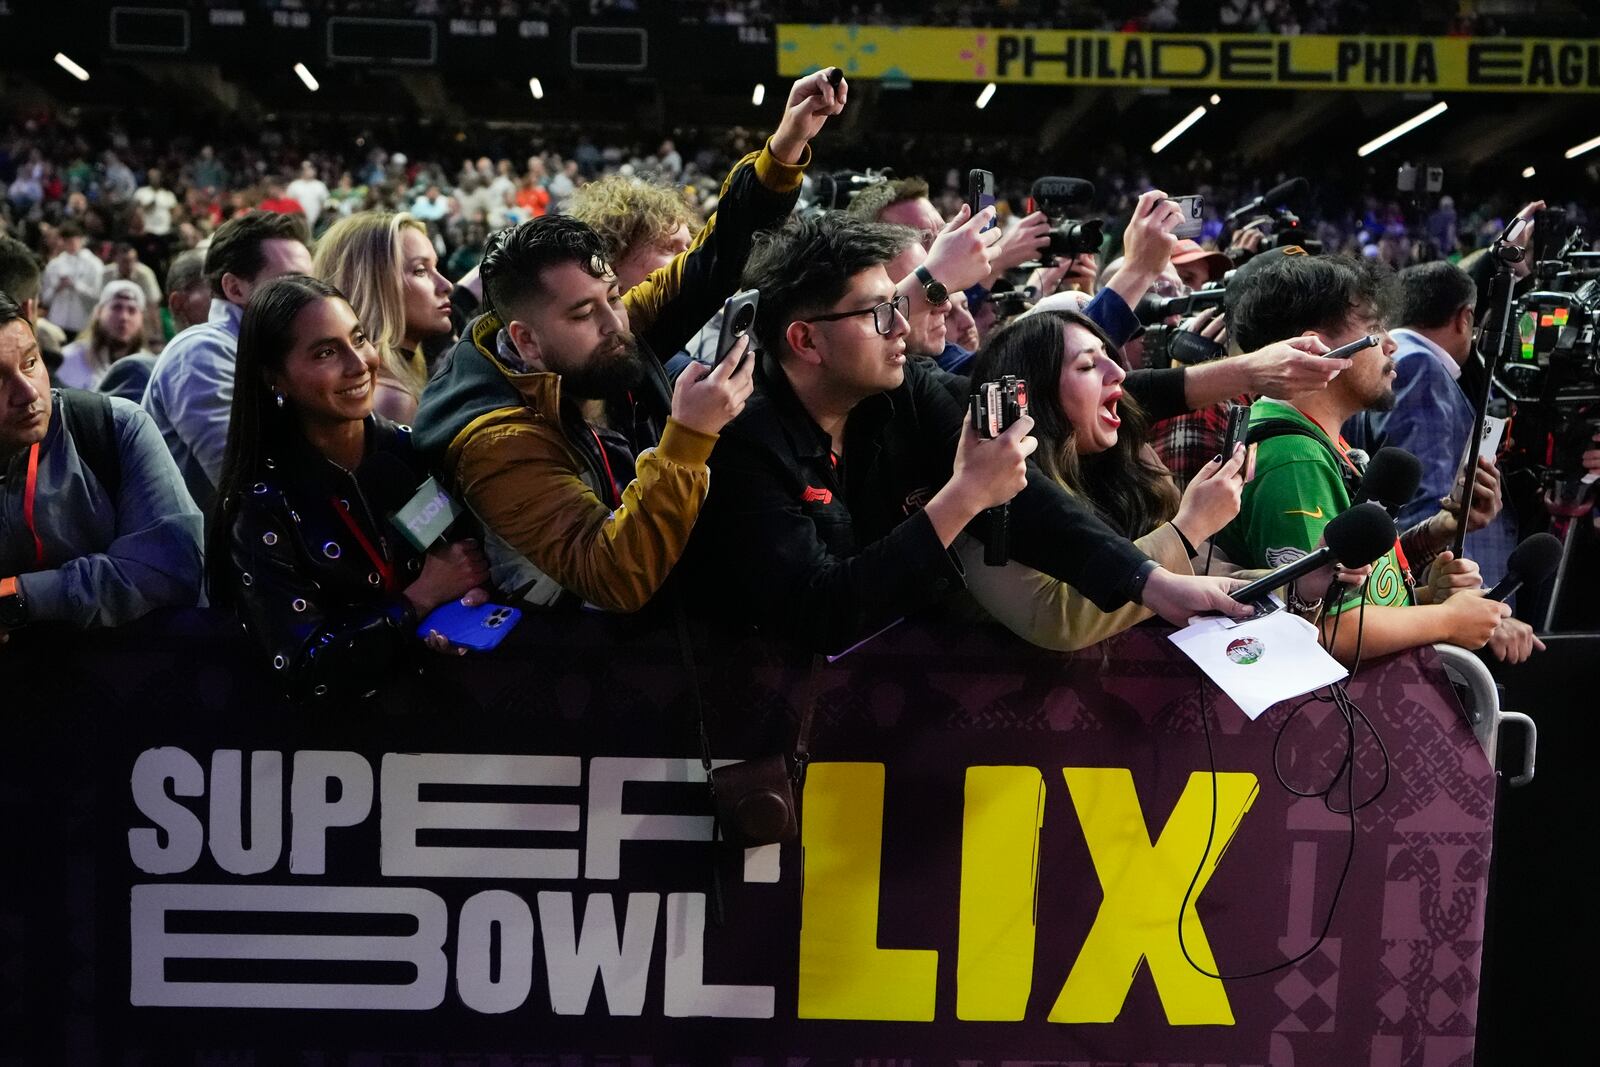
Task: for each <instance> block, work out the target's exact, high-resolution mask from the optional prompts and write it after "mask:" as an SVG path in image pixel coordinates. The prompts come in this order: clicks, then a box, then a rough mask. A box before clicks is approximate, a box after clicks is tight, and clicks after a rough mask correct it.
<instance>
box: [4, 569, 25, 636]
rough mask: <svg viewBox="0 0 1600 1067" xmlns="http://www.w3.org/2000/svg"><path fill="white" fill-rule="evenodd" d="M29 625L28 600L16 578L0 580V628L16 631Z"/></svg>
mask: <svg viewBox="0 0 1600 1067" xmlns="http://www.w3.org/2000/svg"><path fill="white" fill-rule="evenodd" d="M27 624H28V600H27V598H26V597H24V596H23V595H22V586H21V585H19V584H18V583H17V580H16V579H15V578H0V628H4V629H7V630H16V629H18V628H20V627H23V626H26V625H27Z"/></svg>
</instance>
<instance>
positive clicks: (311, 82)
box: [294, 63, 322, 92]
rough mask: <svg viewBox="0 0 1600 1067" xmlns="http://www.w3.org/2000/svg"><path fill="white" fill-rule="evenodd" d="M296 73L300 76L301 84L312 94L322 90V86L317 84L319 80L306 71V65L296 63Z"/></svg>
mask: <svg viewBox="0 0 1600 1067" xmlns="http://www.w3.org/2000/svg"><path fill="white" fill-rule="evenodd" d="M294 72H295V73H296V74H298V75H299V76H300V84H302V85H304V86H305V87H306V88H307V89H310V90H311V91H312V92H316V91H317V90H318V89H320V88H322V86H320V85H318V84H317V79H316V78H314V77H312V76H311V72H310V71H309V70H307V69H306V65H305V64H304V63H296V64H295V65H294Z"/></svg>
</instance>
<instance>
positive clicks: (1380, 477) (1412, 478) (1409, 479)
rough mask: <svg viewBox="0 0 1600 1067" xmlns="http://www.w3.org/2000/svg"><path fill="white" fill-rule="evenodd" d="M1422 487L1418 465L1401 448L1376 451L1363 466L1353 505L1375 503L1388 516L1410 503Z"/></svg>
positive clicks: (1416, 461) (1420, 470)
mask: <svg viewBox="0 0 1600 1067" xmlns="http://www.w3.org/2000/svg"><path fill="white" fill-rule="evenodd" d="M1421 484H1422V461H1421V460H1419V459H1417V457H1416V456H1413V455H1412V454H1411V453H1410V452H1407V451H1406V450H1405V449H1403V448H1395V447H1394V446H1393V445H1390V446H1388V447H1386V448H1380V449H1378V451H1377V452H1376V453H1375V454H1374V455H1373V457H1372V459H1370V460H1369V461H1368V462H1367V469H1366V472H1365V473H1364V474H1363V475H1362V476H1361V490H1360V492H1358V493H1356V499H1355V503H1357V504H1361V503H1365V502H1366V501H1368V500H1375V501H1377V502H1378V503H1380V504H1382V505H1383V506H1384V507H1385V508H1387V509H1388V510H1389V513H1390V514H1393V513H1394V512H1397V511H1399V510H1400V509H1401V508H1403V507H1405V506H1406V505H1407V504H1409V503H1411V498H1412V497H1413V496H1415V495H1416V493H1417V486H1419V485H1421Z"/></svg>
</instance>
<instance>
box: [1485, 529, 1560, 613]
mask: <svg viewBox="0 0 1600 1067" xmlns="http://www.w3.org/2000/svg"><path fill="white" fill-rule="evenodd" d="M1560 562H1561V541H1560V539H1559V538H1557V537H1556V536H1555V535H1554V534H1547V533H1536V534H1534V535H1533V536H1532V537H1529V538H1527V539H1526V540H1525V541H1523V542H1522V544H1520V545H1518V546H1517V547H1516V548H1514V549H1512V550H1511V558H1510V559H1508V560H1506V576H1505V577H1504V578H1502V579H1500V581H1499V582H1497V583H1496V584H1495V587H1494V588H1493V589H1491V590H1489V599H1490V600H1504V599H1506V598H1507V597H1509V596H1510V595H1511V594H1512V593H1515V592H1516V591H1517V590H1518V589H1521V588H1522V587H1523V586H1524V585H1536V584H1538V583H1539V582H1542V581H1544V580H1545V578H1547V577H1548V576H1549V574H1550V572H1551V571H1553V570H1555V569H1556V564H1558V563H1560Z"/></svg>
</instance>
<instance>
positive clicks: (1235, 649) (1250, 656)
mask: <svg viewBox="0 0 1600 1067" xmlns="http://www.w3.org/2000/svg"><path fill="white" fill-rule="evenodd" d="M1266 650H1267V648H1266V646H1265V645H1263V644H1262V643H1261V642H1260V641H1258V640H1256V639H1255V638H1254V637H1240V638H1238V639H1236V640H1233V641H1229V642H1228V647H1227V650H1226V651H1227V655H1228V658H1229V659H1231V660H1233V662H1235V663H1237V664H1239V665H1240V666H1241V667H1248V666H1250V664H1252V663H1254V662H1255V661H1256V660H1258V659H1260V658H1261V656H1262V654H1263V653H1265V652H1266Z"/></svg>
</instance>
